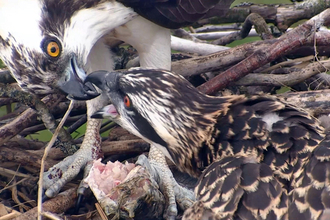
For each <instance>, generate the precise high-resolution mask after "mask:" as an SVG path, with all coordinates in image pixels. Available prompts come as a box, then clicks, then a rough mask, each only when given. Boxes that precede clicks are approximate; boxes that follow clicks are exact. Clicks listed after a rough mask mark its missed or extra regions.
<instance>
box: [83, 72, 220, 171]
mask: <svg viewBox="0 0 330 220" xmlns="http://www.w3.org/2000/svg"><path fill="white" fill-rule="evenodd" d="M85 82H88V83H93V84H94V85H96V86H97V87H99V88H100V89H101V90H102V91H104V92H105V93H106V94H108V96H109V98H110V100H111V101H112V103H113V105H109V106H105V107H104V108H103V109H101V110H100V111H98V112H96V113H95V114H94V115H93V116H92V117H95V118H103V117H105V118H110V119H112V120H113V121H115V122H116V123H118V124H119V125H121V126H122V127H123V128H125V129H126V130H128V131H130V132H131V133H133V134H135V135H136V136H139V137H141V138H142V139H144V140H146V141H147V142H149V143H151V144H154V145H155V146H158V147H159V149H160V150H161V151H162V152H163V153H164V154H165V155H166V156H168V157H169V158H170V159H172V160H173V161H174V162H175V163H176V164H177V165H180V164H181V165H182V161H185V160H184V159H183V158H184V156H185V155H186V158H191V157H192V155H194V154H195V153H197V150H198V146H200V144H201V143H202V142H203V141H204V140H205V138H206V132H209V130H210V127H211V126H212V125H213V124H214V123H215V122H216V116H217V115H218V114H219V112H220V111H221V109H222V108H221V107H222V105H223V102H224V101H223V100H219V99H217V98H214V97H210V96H206V95H204V94H202V93H200V92H199V91H198V90H197V89H196V88H195V87H193V86H192V85H191V84H190V83H189V82H188V81H187V80H186V79H184V78H183V77H182V76H180V75H177V74H175V73H172V72H169V71H164V70H154V69H134V70H129V71H127V72H111V73H109V72H108V73H105V72H104V71H96V72H93V73H91V74H90V75H88V76H87V78H86V80H85Z"/></svg>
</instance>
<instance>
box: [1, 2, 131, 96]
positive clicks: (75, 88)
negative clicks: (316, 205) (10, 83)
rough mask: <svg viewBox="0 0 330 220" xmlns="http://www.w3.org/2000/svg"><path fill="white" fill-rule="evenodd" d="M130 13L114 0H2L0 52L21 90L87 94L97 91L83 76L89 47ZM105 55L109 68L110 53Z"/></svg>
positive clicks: (86, 67)
mask: <svg viewBox="0 0 330 220" xmlns="http://www.w3.org/2000/svg"><path fill="white" fill-rule="evenodd" d="M134 14H135V13H134V12H133V11H132V9H130V8H127V7H125V6H123V5H121V4H120V3H117V2H116V1H103V0H61V1H58V0H3V1H1V2H0V58H1V60H3V62H4V63H5V64H6V65H7V66H8V68H9V69H10V70H11V72H12V74H13V76H14V77H15V79H16V80H17V82H18V84H19V85H20V86H21V87H22V88H23V89H24V90H28V91H30V92H32V93H35V94H48V93H53V92H56V90H57V89H61V90H62V91H64V92H66V93H71V94H73V95H75V97H76V99H87V98H88V99H90V98H92V97H95V96H96V95H97V93H96V92H95V91H93V90H90V88H88V87H86V86H83V81H84V79H85V75H86V72H89V71H90V69H89V68H90V65H89V62H90V61H89V59H90V58H89V56H90V54H91V51H92V49H93V47H95V46H96V45H97V44H98V42H100V41H102V37H103V36H104V35H105V34H107V33H108V32H109V31H111V30H112V29H113V28H114V27H117V26H120V25H122V24H123V23H125V22H127V20H129V19H130V18H132V16H133V15H134ZM117 17H119V18H120V19H119V18H117ZM116 18H117V19H116ZM103 46H104V45H103ZM106 49H108V48H106ZM104 59H107V60H108V63H109V69H112V66H113V63H111V62H109V59H110V57H105V58H104ZM82 94H84V95H82Z"/></svg>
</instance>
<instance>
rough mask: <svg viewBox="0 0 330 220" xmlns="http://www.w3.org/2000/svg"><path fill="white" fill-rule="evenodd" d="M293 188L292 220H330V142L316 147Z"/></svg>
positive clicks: (326, 141) (324, 142)
mask: <svg viewBox="0 0 330 220" xmlns="http://www.w3.org/2000/svg"><path fill="white" fill-rule="evenodd" d="M293 187H294V190H293V193H292V196H291V200H292V203H291V205H290V208H289V213H290V219H299V220H307V219H308V220H309V219H312V220H315V219H322V220H325V219H330V140H325V141H323V142H322V143H321V144H320V145H319V146H318V147H316V149H315V150H314V152H313V154H312V156H311V158H310V159H309V160H308V163H307V164H306V166H305V167H304V169H303V172H302V173H301V175H300V176H299V177H298V178H297V180H296V182H295V185H294V186H293Z"/></svg>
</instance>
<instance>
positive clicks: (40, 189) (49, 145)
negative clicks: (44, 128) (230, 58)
mask: <svg viewBox="0 0 330 220" xmlns="http://www.w3.org/2000/svg"><path fill="white" fill-rule="evenodd" d="M73 105H74V100H71V102H70V105H69V107H68V110H67V111H66V113H65V115H64V116H63V118H62V120H61V122H60V124H59V125H58V126H57V128H56V130H55V132H54V134H53V137H52V139H51V140H50V141H49V143H48V145H47V147H46V148H45V152H44V155H43V157H42V159H41V167H40V174H39V182H38V184H39V189H38V220H42V191H43V184H42V180H43V176H44V162H45V160H46V158H47V156H48V153H49V151H50V149H51V147H52V146H53V144H54V143H55V140H56V138H57V136H58V133H59V131H60V129H61V128H62V127H63V124H64V122H65V121H66V119H67V117H68V116H69V114H70V112H71V110H72V108H73Z"/></svg>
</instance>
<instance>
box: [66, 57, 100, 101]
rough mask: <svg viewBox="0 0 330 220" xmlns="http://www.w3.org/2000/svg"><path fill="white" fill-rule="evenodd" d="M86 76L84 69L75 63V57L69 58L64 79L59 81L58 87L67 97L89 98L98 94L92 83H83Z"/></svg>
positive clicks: (76, 98) (75, 98)
mask: <svg viewBox="0 0 330 220" xmlns="http://www.w3.org/2000/svg"><path fill="white" fill-rule="evenodd" d="M85 77H86V73H85V71H84V70H83V69H82V68H80V67H79V66H78V64H77V60H76V57H75V56H73V57H72V58H71V60H70V65H69V66H68V68H67V69H66V73H65V80H64V81H62V82H60V83H59V88H60V89H61V90H62V91H63V92H64V93H66V94H68V98H69V99H74V100H89V99H93V98H95V97H97V96H99V95H100V93H99V92H97V90H96V88H95V87H94V86H93V85H92V83H88V82H86V83H84V79H85Z"/></svg>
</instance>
